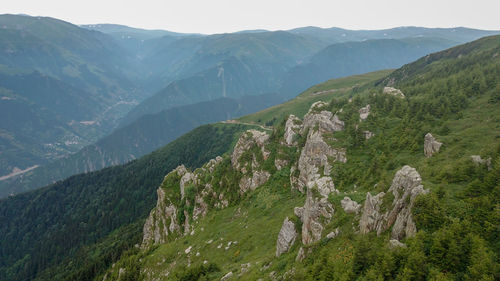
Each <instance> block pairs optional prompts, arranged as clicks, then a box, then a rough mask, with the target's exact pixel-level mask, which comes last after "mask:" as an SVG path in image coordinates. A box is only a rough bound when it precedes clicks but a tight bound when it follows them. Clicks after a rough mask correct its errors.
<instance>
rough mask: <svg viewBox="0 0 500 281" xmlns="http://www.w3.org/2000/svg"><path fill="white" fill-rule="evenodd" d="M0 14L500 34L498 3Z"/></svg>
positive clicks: (213, 29)
mask: <svg viewBox="0 0 500 281" xmlns="http://www.w3.org/2000/svg"><path fill="white" fill-rule="evenodd" d="M1 2H2V3H1V4H0V13H2V14H3V13H10V14H19V13H23V14H29V15H33V16H50V17H55V18H59V19H62V20H66V21H69V22H72V23H75V24H95V23H116V24H124V25H129V26H133V27H139V28H147V29H166V30H171V31H177V32H193V33H205V34H211V33H223V32H234V31H238V30H246V29H268V30H278V29H291V28H295V27H301V26H319V27H334V26H335V27H342V28H347V29H382V28H391V27H396V26H425V27H457V26H465V27H472V28H479V29H495V30H500V0H343V1H338V0H244V1H241V0H133V1H130V0H2V1H1Z"/></svg>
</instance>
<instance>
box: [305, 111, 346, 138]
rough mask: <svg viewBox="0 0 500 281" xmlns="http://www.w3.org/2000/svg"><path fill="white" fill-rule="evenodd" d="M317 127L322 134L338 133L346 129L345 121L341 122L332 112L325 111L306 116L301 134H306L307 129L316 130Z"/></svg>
mask: <svg viewBox="0 0 500 281" xmlns="http://www.w3.org/2000/svg"><path fill="white" fill-rule="evenodd" d="M316 125H318V128H319V131H320V132H322V133H326V132H337V131H342V130H343V129H344V121H341V120H340V119H339V117H338V116H337V115H334V114H333V113H332V112H330V111H326V110H323V111H321V112H319V113H311V114H306V116H304V122H303V126H302V129H301V133H304V132H305V130H306V129H311V128H314V127H315V126H316Z"/></svg>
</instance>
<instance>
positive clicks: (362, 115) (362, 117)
mask: <svg viewBox="0 0 500 281" xmlns="http://www.w3.org/2000/svg"><path fill="white" fill-rule="evenodd" d="M368 115H370V105H369V104H367V105H366V106H365V107H362V108H361V109H360V110H359V120H361V121H363V120H366V118H368Z"/></svg>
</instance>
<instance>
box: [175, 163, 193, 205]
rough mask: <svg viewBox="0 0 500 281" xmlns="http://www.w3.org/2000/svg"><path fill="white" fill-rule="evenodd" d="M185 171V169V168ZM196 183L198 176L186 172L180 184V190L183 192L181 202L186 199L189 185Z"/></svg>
mask: <svg viewBox="0 0 500 281" xmlns="http://www.w3.org/2000/svg"><path fill="white" fill-rule="evenodd" d="M183 167H184V166H183ZM184 169H185V168H184ZM194 181H196V176H195V174H193V173H190V172H187V171H186V172H185V173H184V175H183V176H182V178H181V181H180V183H179V186H180V190H181V200H182V199H184V188H185V187H186V186H187V185H188V184H189V183H192V182H194Z"/></svg>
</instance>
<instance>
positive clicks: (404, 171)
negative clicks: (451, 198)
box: [359, 166, 428, 241]
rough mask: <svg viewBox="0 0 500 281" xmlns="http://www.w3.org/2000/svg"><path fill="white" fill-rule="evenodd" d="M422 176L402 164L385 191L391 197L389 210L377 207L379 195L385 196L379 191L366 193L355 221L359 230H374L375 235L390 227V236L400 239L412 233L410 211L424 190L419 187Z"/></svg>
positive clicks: (379, 205) (414, 231)
mask: <svg viewBox="0 0 500 281" xmlns="http://www.w3.org/2000/svg"><path fill="white" fill-rule="evenodd" d="M421 183H422V179H421V177H420V175H419V174H418V172H417V171H416V170H415V169H414V168H412V167H410V166H404V167H403V168H401V169H400V170H399V171H398V172H396V175H395V176H394V179H393V181H392V184H391V187H390V188H389V190H388V193H391V194H392V195H393V196H394V200H393V201H392V205H391V208H392V209H390V210H388V211H385V212H383V210H380V208H381V205H382V198H383V197H384V196H387V195H386V194H385V193H383V192H382V193H379V194H377V195H376V196H373V197H372V196H371V194H370V193H368V194H367V195H366V201H365V205H364V207H363V214H362V216H361V220H360V223H359V226H360V232H361V233H368V232H370V231H377V234H380V233H381V232H383V231H385V230H387V229H389V228H390V227H391V226H392V233H391V238H392V239H396V240H398V241H399V240H401V239H402V238H404V237H411V236H414V235H415V233H416V231H417V229H416V226H415V223H414V222H413V217H412V214H411V210H412V208H413V204H414V202H415V198H416V197H417V196H418V195H420V194H426V193H428V190H424V187H423V186H422V184H421Z"/></svg>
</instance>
